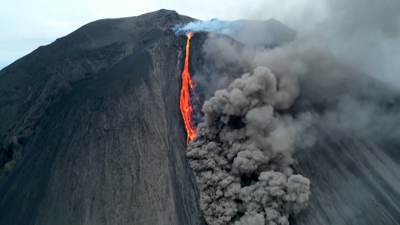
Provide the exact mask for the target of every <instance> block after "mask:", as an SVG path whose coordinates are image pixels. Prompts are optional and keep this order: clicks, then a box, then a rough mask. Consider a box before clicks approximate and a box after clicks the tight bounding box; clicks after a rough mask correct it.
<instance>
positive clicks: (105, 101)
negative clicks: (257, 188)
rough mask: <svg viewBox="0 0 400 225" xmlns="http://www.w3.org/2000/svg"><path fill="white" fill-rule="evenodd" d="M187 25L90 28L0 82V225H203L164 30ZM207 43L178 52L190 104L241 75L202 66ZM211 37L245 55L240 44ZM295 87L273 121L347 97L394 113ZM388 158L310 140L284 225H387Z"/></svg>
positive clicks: (180, 19) (174, 16) (141, 22)
mask: <svg viewBox="0 0 400 225" xmlns="http://www.w3.org/2000/svg"><path fill="white" fill-rule="evenodd" d="M193 20H194V19H193V18H190V17H188V16H183V15H179V14H178V13H176V12H175V11H170V10H159V11H156V12H152V13H148V14H144V15H141V16H137V17H130V18H120V19H104V20H99V21H95V22H92V23H89V24H87V25H85V26H83V27H81V28H79V29H78V30H76V31H74V32H72V33H71V34H69V35H67V36H65V37H62V38H59V39H57V40H56V41H54V42H53V43H51V44H49V45H47V46H41V47H39V48H38V49H36V50H35V51H33V52H32V53H30V54H28V55H26V56H24V57H23V58H21V59H19V60H17V61H16V62H14V63H13V64H11V65H9V66H8V67H6V68H4V69H2V70H1V71H0V163H1V166H2V169H1V171H0V176H1V180H0V224H5V225H8V224H182V225H183V224H185V225H186V224H206V220H205V218H204V215H203V212H202V210H201V207H200V203H199V202H200V195H201V191H200V190H199V187H198V186H197V184H196V176H195V175H194V173H193V171H192V169H191V167H190V165H189V161H188V159H187V157H186V151H187V143H186V141H187V133H186V129H185V123H184V120H183V118H182V115H181V111H180V90H181V88H182V80H181V79H182V77H181V75H182V71H183V69H184V66H185V54H186V51H185V50H186V44H187V38H186V36H185V35H175V33H174V32H173V31H172V30H171V28H172V27H173V26H175V25H177V24H180V23H181V24H187V23H189V22H191V21H193ZM246 24H253V26H256V27H259V26H262V27H263V29H261V30H262V31H263V32H270V31H271V30H273V31H274V32H275V33H274V32H273V33H271V34H269V41H268V42H265V41H264V42H263V40H262V39H260V38H259V37H257V38H256V39H255V40H253V42H252V44H253V45H254V44H257V45H259V44H261V45H264V46H263V47H265V48H274V47H276V46H277V45H284V44H285V43H287V42H290V41H291V40H293V39H294V37H295V32H294V31H293V30H292V29H291V28H289V27H287V26H285V25H284V24H282V23H280V22H278V21H276V20H273V19H272V20H268V21H262V22H260V21H254V22H252V21H246ZM246 27H249V26H246ZM269 27H270V28H271V29H269ZM209 35H214V34H210V33H208V32H199V33H196V34H195V35H193V37H191V39H190V57H189V68H188V69H189V72H190V74H191V75H197V80H196V78H195V77H194V78H193V80H194V82H195V83H196V82H197V83H198V84H199V85H195V87H194V91H196V93H197V94H198V97H199V99H200V101H201V102H203V101H205V100H208V98H209V97H210V95H211V94H210V93H213V92H214V91H215V90H216V89H217V88H221V87H220V86H218V87H215V85H216V84H215V83H214V81H215V80H214V79H213V76H218V77H219V78H224V79H226V80H227V81H232V80H234V79H235V78H237V77H239V76H240V75H241V74H242V73H245V72H248V71H249V70H250V69H253V68H252V66H251V65H240V64H236V63H233V62H232V61H231V62H224V61H220V60H211V58H210V57H208V55H207V54H206V53H205V52H204V51H203V49H204V45H205V44H206V41H207V39H208V37H209ZM215 35H216V36H220V37H221V38H224V39H225V40H228V42H229V43H230V45H231V46H233V47H234V49H236V50H237V51H239V52H240V51H242V50H243V49H244V48H245V43H242V42H241V41H244V40H246V37H245V36H241V35H239V36H236V37H229V36H226V35H224V34H215ZM272 39H274V40H275V41H273V42H272V41H270V40H272ZM279 40H284V41H279ZM268 44H271V45H270V46H268ZM199 75H202V77H200V76H199ZM307 79H310V80H307ZM200 80H201V81H200ZM313 82H314V83H313ZM321 84H323V85H321ZM224 85H225V84H224ZM300 86H301V87H302V90H304V91H302V92H301V93H300V96H299V98H298V99H297V100H296V102H295V103H294V105H293V107H292V108H290V109H280V111H284V112H286V113H291V114H293V115H294V114H296V113H297V112H298V111H301V110H302V109H303V108H304V107H306V106H307V107H311V108H313V109H315V111H324V110H327V109H329V107H330V106H331V105H337V104H339V103H338V102H341V101H340V100H339V98H340V97H341V96H342V94H343V93H350V92H356V94H355V95H357V98H359V99H362V101H363V102H373V103H374V104H375V103H376V105H380V106H382V107H383V108H385V110H388V111H390V112H392V111H393V112H395V111H398V109H399V105H400V104H399V103H400V101H399V99H400V98H399V97H398V96H400V95H399V94H398V93H397V92H392V91H391V90H389V89H388V88H387V87H386V86H385V85H383V84H379V82H376V81H374V80H372V79H363V82H361V83H360V82H359V80H358V79H355V80H351V79H349V78H346V77H345V76H344V77H343V81H341V82H339V81H338V79H336V80H327V81H324V82H317V81H315V80H314V79H312V78H305V79H303V80H300ZM303 87H304V89H303ZM354 87H357V88H356V89H355V88H354ZM322 89H323V90H326V91H325V92H324V93H325V94H324V95H320V94H316V93H321V92H318V90H319V91H320V90H322ZM365 89H368V90H369V91H368V92H363V90H365ZM371 93H375V94H372V95H371ZM192 104H193V108H194V110H195V111H196V112H198V113H199V114H201V112H200V106H199V105H196V102H195V101H192ZM196 107H197V108H196ZM200 117H201V115H200V116H199V117H198V118H197V119H198V120H200V119H201V118H200ZM193 120H194V122H195V123H194V124H195V125H197V123H198V122H196V121H195V120H196V118H193ZM231 121H233V122H234V123H235V124H233V125H232V124H230V125H232V126H236V127H240V126H241V122H238V121H234V120H233V119H232V120H231ZM233 122H232V123H233ZM393 122H394V123H395V122H396V121H393ZM316 129H318V127H317V128H316ZM359 133H362V132H361V131H360V132H359ZM399 148H400V144H399V142H398V141H396V140H393V139H390V138H389V139H387V140H386V139H382V138H381V139H379V140H375V139H371V138H368V136H367V135H365V136H363V135H361V136H354V135H348V134H342V135H332V133H330V132H327V133H326V134H325V133H320V134H319V136H318V140H317V142H316V144H315V146H313V147H312V148H307V149H306V150H302V151H298V152H296V153H295V154H294V156H295V157H294V158H296V161H297V163H295V164H294V165H293V169H294V170H295V171H297V172H298V173H300V174H302V175H304V176H305V177H307V178H309V179H310V181H311V193H312V194H311V196H310V201H309V204H308V207H307V208H306V209H305V210H303V211H301V212H300V213H298V214H296V215H291V216H290V218H289V221H290V223H291V224H360V225H361V224H400V216H399V215H400V203H399V202H400V201H399V200H400V193H399V189H400V180H399V177H400V174H399V173H398V171H399V170H398V169H399V164H400V153H399V152H400V150H399ZM243 183H246V182H245V181H243ZM249 183H251V181H249ZM244 185H246V184H244ZM234 219H238V218H234Z"/></svg>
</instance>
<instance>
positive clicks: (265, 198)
mask: <svg viewBox="0 0 400 225" xmlns="http://www.w3.org/2000/svg"><path fill="white" fill-rule="evenodd" d="M277 87H280V88H279V90H278V89H277ZM298 94H299V86H298V83H297V81H296V80H295V79H292V78H290V77H281V79H280V81H279V82H278V81H277V79H276V76H275V75H274V74H273V73H272V72H271V70H270V69H268V68H266V67H257V68H255V69H254V71H253V74H250V73H246V74H243V75H242V77H241V78H238V79H236V80H235V81H234V82H232V83H231V84H230V85H229V87H228V88H227V89H223V90H219V91H216V92H215V95H214V97H212V98H211V99H210V100H209V101H206V102H205V103H204V106H203V112H204V113H205V121H204V122H203V123H201V124H199V126H198V128H197V132H198V133H197V135H196V138H195V139H194V140H193V141H192V142H191V143H190V145H189V147H188V151H187V156H188V158H189V161H190V166H191V168H192V169H193V171H194V173H195V174H196V177H197V184H198V186H199V189H200V192H201V197H200V207H201V209H202V211H203V214H204V216H205V219H206V221H207V223H208V224H226V223H228V222H230V221H235V220H236V221H235V224H265V221H269V224H274V223H275V224H289V222H288V217H289V214H290V213H298V212H299V211H300V210H302V209H304V208H305V207H306V206H307V203H308V199H309V195H310V181H309V180H308V179H307V178H305V177H303V176H301V175H298V174H297V175H296V174H293V171H292V169H291V167H290V166H291V165H292V164H293V163H294V159H293V158H292V153H293V151H294V146H295V143H296V142H301V141H302V134H303V133H305V132H304V131H305V130H306V129H307V128H309V127H310V125H311V114H309V113H303V114H300V115H297V116H296V117H295V118H293V117H292V116H291V115H288V114H279V113H277V112H276V110H278V109H287V108H289V107H290V105H291V104H292V103H293V102H294V100H295V99H296V98H297V96H298ZM310 144H312V141H311V142H310Z"/></svg>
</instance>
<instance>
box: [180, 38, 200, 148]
mask: <svg viewBox="0 0 400 225" xmlns="http://www.w3.org/2000/svg"><path fill="white" fill-rule="evenodd" d="M192 36H193V34H192V33H189V34H188V35H187V44H186V58H185V68H184V69H183V72H182V89H181V100H180V106H181V113H182V117H183V121H184V122H185V128H186V132H187V140H186V144H188V145H189V141H191V140H192V139H193V138H194V137H195V136H196V130H195V129H194V126H193V123H192V114H193V107H192V103H191V102H190V94H189V87H190V88H191V89H192V92H193V93H194V90H193V82H192V78H190V73H189V46H190V38H191V37H192ZM196 98H197V96H196ZM197 100H198V99H197Z"/></svg>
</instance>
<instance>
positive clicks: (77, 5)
mask: <svg viewBox="0 0 400 225" xmlns="http://www.w3.org/2000/svg"><path fill="white" fill-rule="evenodd" d="M282 2H286V3H284V4H283V3H282ZM302 2H306V1H304V0H298V1H297V3H296V5H302ZM0 3H1V4H0V5H1V7H0V29H1V35H0V69H2V68H4V67H6V66H7V65H9V64H11V63H12V62H14V61H15V60H17V59H19V58H21V57H22V56H24V55H26V54H28V53H30V52H32V51H33V50H35V49H36V48H38V47H39V46H43V45H48V44H50V43H51V42H53V41H55V40H56V39H57V38H60V37H63V36H65V35H67V34H69V33H71V32H73V31H74V30H76V29H78V28H79V27H81V26H83V25H85V24H87V23H89V22H92V21H95V20H99V19H104V18H120V17H131V16H138V15H141V14H144V13H147V12H152V11H156V10H159V9H162V8H163V9H170V10H175V11H177V12H178V13H179V14H183V15H188V16H191V17H193V18H196V19H200V20H210V19H212V18H219V19H223V20H235V19H269V18H271V17H275V18H277V19H279V17H280V16H279V15H280V14H281V12H282V11H285V10H286V11H291V10H287V9H289V8H290V7H291V5H292V3H290V1H285V0H283V1H282V0H281V1H278V0H270V1H265V0H253V1H252V4H249V2H248V1H245V0H240V1H238V0H236V1H229V4H226V1H214V0H202V1H183V0H169V1H163V0H146V1H132V0H130V1H129V0H113V1H109V0H79V1H78V0H70V1H64V0H51V1H48V0H35V1H33V0H18V1H14V0H0ZM303 5H306V4H303ZM265 9H268V10H265ZM263 11H266V12H263ZM293 12H296V11H293Z"/></svg>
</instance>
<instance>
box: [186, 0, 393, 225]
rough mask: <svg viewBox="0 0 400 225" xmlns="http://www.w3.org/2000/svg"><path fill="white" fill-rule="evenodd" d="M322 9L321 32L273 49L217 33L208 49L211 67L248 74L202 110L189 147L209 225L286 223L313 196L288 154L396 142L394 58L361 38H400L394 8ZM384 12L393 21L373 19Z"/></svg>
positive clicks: (304, 33) (303, 33) (247, 36)
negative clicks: (322, 143)
mask: <svg viewBox="0 0 400 225" xmlns="http://www.w3.org/2000/svg"><path fill="white" fill-rule="evenodd" d="M325 2H326V5H327V7H328V8H329V10H328V12H327V13H326V15H327V16H328V17H329V16H330V18H326V19H325V20H324V23H323V25H324V26H325V27H317V26H316V27H317V29H314V30H313V29H307V30H298V32H297V34H296V36H295V37H294V38H293V39H292V41H287V42H285V43H283V44H281V45H279V46H275V47H274V48H271V47H269V46H262V45H261V46H254V45H252V44H250V45H249V44H247V43H246V41H243V44H244V46H239V45H238V44H237V43H235V42H234V41H232V39H231V38H228V37H225V36H224V35H215V34H213V33H210V34H209V37H208V39H207V40H206V42H205V43H204V45H203V51H204V54H205V57H206V58H207V59H208V60H210V61H214V62H215V63H217V64H219V65H234V66H236V67H241V68H243V70H244V71H252V74H250V73H246V74H244V75H242V77H241V78H239V79H236V80H234V81H233V82H232V83H231V84H230V85H229V86H228V87H227V88H226V89H222V90H218V91H216V92H215V94H214V96H213V97H211V98H210V100H209V101H206V102H205V103H204V107H203V112H204V113H205V116H204V122H203V123H200V124H199V126H198V129H197V137H196V138H195V139H194V140H193V141H192V142H191V143H190V145H189V146H188V152H187V157H188V158H189V161H190V165H191V167H192V169H193V171H194V173H195V174H196V177H197V183H198V186H199V189H200V193H201V198H200V205H201V208H202V210H203V214H204V216H205V218H206V221H207V223H208V224H230V223H233V224H288V216H289V215H290V214H292V213H298V212H299V211H300V210H302V209H304V208H305V207H306V206H307V202H308V200H309V198H312V195H311V194H310V193H311V192H310V181H309V179H307V178H305V177H303V176H302V175H300V174H296V173H295V172H294V171H293V170H292V167H291V166H292V165H293V164H294V163H295V159H294V158H293V154H294V153H295V152H296V151H303V152H306V149H307V148H310V147H312V146H313V145H314V144H315V143H316V142H318V141H319V140H322V139H326V138H328V140H329V138H335V139H340V138H344V139H346V138H351V139H354V138H356V139H357V138H358V139H360V140H362V139H363V138H365V139H368V140H369V141H374V142H375V143H385V142H386V141H389V142H395V143H398V137H399V135H400V128H399V127H398V124H400V94H399V91H398V90H396V89H395V88H394V87H393V86H395V85H396V84H399V83H398V76H393V75H392V74H394V73H396V71H398V68H394V67H393V66H390V65H393V64H392V63H390V62H392V61H393V60H394V59H396V56H397V55H398V53H395V54H389V53H390V52H387V53H388V54H382V55H379V54H375V53H376V52H377V51H376V46H374V45H371V44H370V42H364V41H363V40H366V39H368V40H373V41H374V42H373V43H375V42H376V43H392V41H393V40H398V37H399V35H398V34H399V33H398V32H397V31H398V29H399V28H400V27H399V26H398V25H399V21H400V20H399V18H400V16H399V15H400V14H396V13H394V12H395V11H396V10H393V9H392V8H391V7H393V8H396V9H398V8H399V7H398V6H399V4H398V1H397V2H394V1H392V0H386V1H382V4H378V3H373V4H368V3H367V2H368V1H367V2H365V4H364V3H362V2H361V1H355V2H357V4H355V3H353V2H351V3H347V2H346V1H344V0H343V1H342V0H340V1H337V2H334V1H325ZM339 3H340V4H339ZM347 6H349V8H348V7H347ZM362 8H365V9H362ZM374 8H375V9H374ZM382 8H391V9H390V10H388V13H389V15H392V16H393V17H392V19H390V18H389V17H379V15H381V14H382V13H383V12H384V10H382ZM361 9H362V10H361ZM356 14H357V15H359V16H357V15H356ZM338 15H340V16H338ZM378 17H379V18H380V19H377V18H378ZM341 18H345V19H346V21H343V20H342V19H341ZM361 18H362V19H361ZM342 23H345V25H346V26H342V25H341V24H342ZM385 24H386V25H387V26H386V25H385ZM314 25H315V24H314ZM394 25H395V26H394ZM305 27H307V26H305ZM326 28H327V29H330V30H329V32H326V30H325V29H326ZM388 28H390V29H388ZM318 29H320V30H318ZM321 31H322V32H321ZM256 33H257V29H254V30H253V32H243V33H242V34H241V35H242V36H241V37H242V38H243V40H251V37H252V36H254V34H256ZM327 35H328V36H327ZM231 37H232V36H231ZM235 40H237V39H235ZM344 40H347V42H344ZM388 41H389V42H388ZM365 43H367V44H365ZM399 43H400V42H399ZM398 46H399V45H395V46H394V47H395V48H397V47H398ZM346 49H347V50H346ZM345 50H346V51H351V54H350V55H349V56H346V55H345V54H344V53H343V52H346V51H345ZM357 56H359V57H357ZM366 58H367V59H368V60H365V59H366ZM383 60H389V63H386V62H382V61H383ZM365 62H371V63H365ZM382 65H386V66H382ZM235 75H237V74H232V76H235ZM373 77H374V78H373ZM382 77H386V78H385V79H381V81H379V80H377V79H375V78H382ZM388 79H389V80H388ZM382 81H392V82H389V84H387V83H383V82H382ZM396 81H397V83H396ZM390 84H394V85H393V86H392V85H390ZM305 154H306V153H305ZM314 185H318V184H314ZM338 207H340V206H338ZM355 216H356V215H355Z"/></svg>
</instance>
